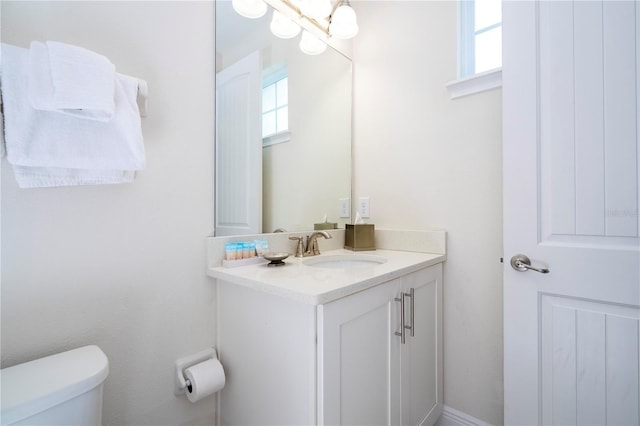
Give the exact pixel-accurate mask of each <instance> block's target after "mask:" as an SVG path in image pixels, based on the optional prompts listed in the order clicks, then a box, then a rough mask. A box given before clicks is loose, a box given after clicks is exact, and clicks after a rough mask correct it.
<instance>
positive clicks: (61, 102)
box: [27, 41, 116, 122]
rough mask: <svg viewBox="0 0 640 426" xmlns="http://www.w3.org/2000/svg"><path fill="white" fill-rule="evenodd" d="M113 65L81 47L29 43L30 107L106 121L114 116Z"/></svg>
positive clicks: (53, 42) (28, 87)
mask: <svg viewBox="0 0 640 426" xmlns="http://www.w3.org/2000/svg"><path fill="white" fill-rule="evenodd" d="M115 75H116V70H115V66H114V65H113V64H112V63H111V62H110V61H109V60H108V59H107V58H105V57H104V56H102V55H99V54H97V53H95V52H92V51H90V50H87V49H83V48H82V47H78V46H72V45H70V44H65V43H59V42H55V41H47V42H46V44H45V43H41V42H39V41H33V42H31V48H30V49H29V67H28V80H27V89H28V93H29V101H30V102H31V106H33V107H34V108H36V109H40V110H44V111H58V112H60V113H63V114H69V115H73V116H76V117H80V118H86V119H89V120H97V121H104V122H107V121H109V120H111V119H112V118H113V116H114V113H115V100H114V93H115V92H114V89H115V88H114V81H115Z"/></svg>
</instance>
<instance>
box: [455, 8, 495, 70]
mask: <svg viewBox="0 0 640 426" xmlns="http://www.w3.org/2000/svg"><path fill="white" fill-rule="evenodd" d="M459 7H460V23H459V25H460V60H459V62H460V69H459V77H460V78H463V77H469V76H471V75H474V74H479V73H482V72H485V71H488V70H492V69H495V68H500V67H501V66H502V3H501V0H460V2H459Z"/></svg>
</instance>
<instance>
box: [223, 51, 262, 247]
mask: <svg viewBox="0 0 640 426" xmlns="http://www.w3.org/2000/svg"><path fill="white" fill-rule="evenodd" d="M260 69H261V66H260V54H259V52H254V53H252V54H250V55H249V56H247V57H245V58H243V59H241V60H240V61H238V62H236V63H234V64H233V65H230V66H228V67H227V68H225V69H223V70H222V71H220V72H218V73H217V74H216V152H215V156H216V160H215V235H216V236H223V235H243V234H259V233H260V232H262V131H261V111H262V108H261V105H262V77H261V71H260Z"/></svg>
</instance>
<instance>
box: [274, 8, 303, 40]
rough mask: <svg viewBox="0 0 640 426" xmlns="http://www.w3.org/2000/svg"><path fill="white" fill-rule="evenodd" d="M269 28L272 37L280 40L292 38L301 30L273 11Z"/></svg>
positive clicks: (298, 26) (289, 20)
mask: <svg viewBox="0 0 640 426" xmlns="http://www.w3.org/2000/svg"><path fill="white" fill-rule="evenodd" d="M269 28H271V32H272V33H273V35H275V36H276V37H280V38H293V37H295V36H297V35H298V34H299V33H300V29H301V28H300V25H298V24H296V23H295V22H293V21H292V20H291V19H289V18H288V17H286V16H284V15H283V14H282V13H280V12H279V11H277V10H275V9H274V10H273V16H272V17H271V25H270V27H269Z"/></svg>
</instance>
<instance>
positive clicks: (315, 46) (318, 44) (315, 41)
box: [300, 30, 327, 55]
mask: <svg viewBox="0 0 640 426" xmlns="http://www.w3.org/2000/svg"><path fill="white" fill-rule="evenodd" d="M326 49H327V44H326V43H325V42H324V41H322V40H320V39H319V38H318V37H316V36H315V35H313V34H311V33H310V32H309V31H307V30H304V31H303V32H302V37H301V38H300V50H302V51H303V52H304V53H306V54H307V55H319V54H321V53H322V52H324V51H325V50H326Z"/></svg>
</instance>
